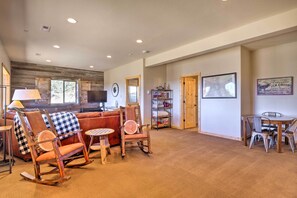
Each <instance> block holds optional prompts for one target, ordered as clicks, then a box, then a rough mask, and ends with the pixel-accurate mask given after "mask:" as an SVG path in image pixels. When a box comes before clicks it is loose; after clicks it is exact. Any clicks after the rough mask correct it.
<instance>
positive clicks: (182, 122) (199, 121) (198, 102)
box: [180, 72, 201, 133]
mask: <svg viewBox="0 0 297 198" xmlns="http://www.w3.org/2000/svg"><path fill="white" fill-rule="evenodd" d="M186 77H195V78H197V109H196V113H197V114H196V115H197V124H198V127H197V132H198V133H200V132H201V97H200V93H201V86H200V85H201V73H200V72H199V73H194V74H189V75H183V76H181V77H180V90H181V91H180V115H181V116H180V128H181V129H185V124H184V103H183V98H184V86H183V82H184V78H186Z"/></svg>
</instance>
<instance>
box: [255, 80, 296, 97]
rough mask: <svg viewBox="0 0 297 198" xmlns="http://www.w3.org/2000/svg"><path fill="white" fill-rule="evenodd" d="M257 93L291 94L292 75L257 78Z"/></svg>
mask: <svg viewBox="0 0 297 198" xmlns="http://www.w3.org/2000/svg"><path fill="white" fill-rule="evenodd" d="M257 95H266V96H267V95H293V77H292V76H289V77H278V78H263V79H257Z"/></svg>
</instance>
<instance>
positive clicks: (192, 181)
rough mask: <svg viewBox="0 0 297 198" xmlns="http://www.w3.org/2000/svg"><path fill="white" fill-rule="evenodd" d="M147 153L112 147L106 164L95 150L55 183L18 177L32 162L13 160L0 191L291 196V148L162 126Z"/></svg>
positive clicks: (295, 167) (294, 183)
mask: <svg viewBox="0 0 297 198" xmlns="http://www.w3.org/2000/svg"><path fill="white" fill-rule="evenodd" d="M152 148H153V152H154V153H153V154H152V155H151V156H150V157H147V156H146V155H145V154H143V153H142V152H141V151H140V150H139V149H138V148H136V147H135V148H133V149H129V150H128V151H127V156H126V158H125V159H124V160H122V158H121V157H120V148H119V147H112V149H111V150H112V155H110V156H109V157H108V160H109V162H110V163H109V164H107V165H101V163H100V162H101V161H100V158H99V153H98V152H95V153H92V154H91V156H92V157H93V159H94V160H95V161H94V162H93V163H92V164H90V165H88V166H85V167H83V168H79V169H67V173H68V174H69V175H70V176H71V179H70V180H69V181H67V182H65V183H63V184H62V185H59V186H45V185H40V184H35V183H32V182H28V181H24V180H23V179H22V178H21V176H20V175H19V174H20V173H21V172H22V171H28V172H30V173H33V167H32V164H31V163H30V162H29V163H25V162H23V161H21V160H17V161H16V164H15V166H14V167H13V173H12V174H8V173H7V172H5V173H0V197H1V198H2V197H9V198H14V197H21V198H25V197H42V198H45V197H55V198H56V197H63V198H66V197H82V198H84V197H103V198H105V197H108V198H113V197H129V198H132V197H137V198H139V197H161V198H166V197H187V198H188V197H220V198H223V197H236V198H237V197H241V198H244V197H253V198H254V197H297V154H293V153H292V152H291V151H290V150H289V146H288V145H285V146H284V152H283V153H277V152H276V151H275V150H273V149H270V151H269V153H265V151H264V147H263V144H262V143H258V144H257V145H256V146H255V147H254V148H253V149H251V150H249V149H248V148H247V147H245V146H243V143H242V142H238V141H232V140H226V139H222V138H217V137H211V136H206V135H201V134H197V133H196V132H191V131H181V130H175V129H162V130H159V131H156V130H153V131H152Z"/></svg>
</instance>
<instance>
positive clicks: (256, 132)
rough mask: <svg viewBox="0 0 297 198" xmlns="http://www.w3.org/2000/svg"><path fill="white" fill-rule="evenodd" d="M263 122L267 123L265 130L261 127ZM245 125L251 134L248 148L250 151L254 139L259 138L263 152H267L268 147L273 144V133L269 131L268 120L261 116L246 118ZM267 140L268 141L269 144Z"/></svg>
mask: <svg viewBox="0 0 297 198" xmlns="http://www.w3.org/2000/svg"><path fill="white" fill-rule="evenodd" d="M263 120H266V121H267V122H268V124H267V128H265V129H263V127H262V122H263ZM247 123H248V127H249V130H250V131H251V132H252V137H251V141H250V146H249V148H250V149H251V148H252V146H253V144H254V143H255V140H256V138H257V137H258V136H260V137H262V139H263V142H264V147H265V151H266V152H268V148H269V145H270V146H271V145H273V144H274V141H273V140H274V139H273V134H274V131H272V130H271V127H270V125H271V123H270V120H269V119H268V118H266V117H263V116H248V117H247ZM268 140H270V144H269V142H268Z"/></svg>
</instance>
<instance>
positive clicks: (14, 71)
mask: <svg viewBox="0 0 297 198" xmlns="http://www.w3.org/2000/svg"><path fill="white" fill-rule="evenodd" d="M51 79H64V80H67V79H69V80H76V81H77V82H78V87H79V104H67V105H51V104H50V80H51ZM11 85H12V89H11V91H12V93H11V96H12V95H13V92H14V90H15V89H16V88H25V87H26V88H37V89H39V92H40V94H41V98H42V99H41V100H38V101H24V102H23V104H24V105H25V107H26V108H38V107H40V108H41V107H42V108H49V109H52V110H54V111H59V110H65V109H68V110H69V109H79V107H80V106H84V108H86V107H88V106H91V107H93V106H94V104H88V103H87V91H88V90H93V91H96V90H103V89H104V73H103V72H101V71H89V70H82V69H72V68H65V67H56V66H49V65H40V64H33V63H22V62H11Z"/></svg>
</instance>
